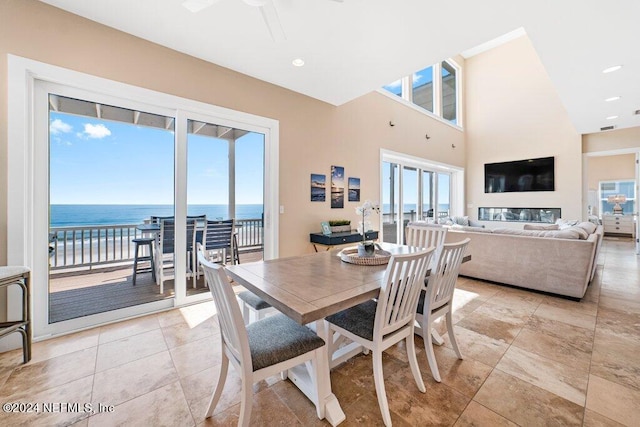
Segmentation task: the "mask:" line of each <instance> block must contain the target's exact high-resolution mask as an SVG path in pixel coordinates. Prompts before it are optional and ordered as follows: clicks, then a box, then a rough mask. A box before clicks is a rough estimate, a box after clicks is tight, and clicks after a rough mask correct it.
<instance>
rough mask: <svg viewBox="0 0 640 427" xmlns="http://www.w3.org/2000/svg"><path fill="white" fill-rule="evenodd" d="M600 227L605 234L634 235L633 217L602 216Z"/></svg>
mask: <svg viewBox="0 0 640 427" xmlns="http://www.w3.org/2000/svg"><path fill="white" fill-rule="evenodd" d="M602 225H603V226H604V232H605V234H630V235H631V237H634V235H635V224H634V222H633V215H602Z"/></svg>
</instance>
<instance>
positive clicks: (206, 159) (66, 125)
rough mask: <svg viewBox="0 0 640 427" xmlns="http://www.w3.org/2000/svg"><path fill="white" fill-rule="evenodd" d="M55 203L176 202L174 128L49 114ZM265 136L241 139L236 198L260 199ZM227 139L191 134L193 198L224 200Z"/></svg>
mask: <svg viewBox="0 0 640 427" xmlns="http://www.w3.org/2000/svg"><path fill="white" fill-rule="evenodd" d="M49 130H50V203H52V204H172V203H173V192H174V190H173V188H174V187H173V179H174V166H173V163H174V134H173V132H172V131H166V130H162V129H157V128H150V127H143V126H137V125H132V124H126V123H121V122H112V121H106V120H99V119H95V118H91V117H84V116H74V115H70V114H62V113H55V112H51V114H50V121H49ZM263 158H264V137H263V135H261V134H256V133H249V134H247V135H245V136H243V137H242V138H240V139H238V140H237V142H236V203H237V204H254V203H255V204H261V203H262V201H263V185H262V182H263ZM227 159H228V151H227V142H226V141H225V140H220V139H215V138H209V137H203V136H197V135H189V139H188V166H187V167H188V169H187V181H188V184H187V185H188V189H187V199H188V203H189V204H226V203H227V201H228V160H227Z"/></svg>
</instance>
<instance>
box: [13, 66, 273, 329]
mask: <svg viewBox="0 0 640 427" xmlns="http://www.w3.org/2000/svg"><path fill="white" fill-rule="evenodd" d="M10 74H11V75H12V78H13V79H15V80H18V79H22V80H23V81H26V82H27V85H25V88H24V90H22V89H21V90H17V91H13V92H14V93H13V97H14V98H16V97H17V98H20V99H22V100H23V102H24V103H25V105H28V107H25V108H20V109H14V110H13V111H14V114H12V118H13V119H12V124H11V128H12V131H11V133H10V134H11V137H10V138H9V146H10V150H9V153H10V156H9V162H10V163H16V164H18V163H19V164H24V165H25V167H24V168H21V169H16V168H11V170H10V171H9V183H10V185H12V186H13V187H14V188H20V189H21V191H15V192H12V193H11V194H10V195H9V198H8V201H9V203H8V205H9V207H10V209H11V215H10V216H9V218H8V224H7V225H8V228H9V229H10V230H11V235H10V236H9V241H11V242H13V243H12V244H13V245H14V247H15V248H16V250H15V251H13V252H12V253H11V256H10V257H8V258H9V259H8V261H9V262H10V263H12V264H17V265H26V266H28V267H30V268H31V270H32V285H33V307H34V310H33V312H34V316H33V321H34V338H36V339H37V338H40V337H45V336H52V335H58V334H62V333H65V332H68V331H73V330H79V329H82V328H87V327H91V326H95V325H99V324H103V323H107V322H113V321H115V320H119V319H123V318H128V317H132V316H139V315H141V314H144V313H150V312H154V311H158V310H163V309H167V308H171V307H174V306H177V305H184V304H188V303H192V302H196V301H200V300H204V299H207V298H210V295H209V294H208V292H205V288H204V286H202V283H196V287H195V288H194V286H193V282H194V280H193V279H194V278H195V279H200V280H201V278H199V277H198V275H197V269H196V267H195V265H194V264H195V263H194V262H193V251H194V247H193V242H194V237H193V235H194V233H196V234H197V232H198V231H199V230H201V229H195V230H191V234H189V233H190V229H189V220H190V218H191V217H194V216H202V219H203V220H204V216H206V219H210V220H219V219H222V220H224V219H233V220H234V221H235V224H236V225H235V227H234V229H233V234H234V239H235V241H234V244H236V243H237V245H235V247H236V248H238V249H239V258H240V259H241V260H244V261H245V262H246V261H252V260H259V259H263V258H266V259H271V258H274V257H277V255H278V242H277V235H278V222H277V220H278V216H277V212H278V210H277V209H278V206H277V201H278V180H277V163H278V162H277V160H278V123H277V122H276V121H274V120H272V119H266V118H261V117H258V116H253V115H249V114H246V113H240V112H235V111H232V110H227V109H223V108H220V107H215V106H212V105H207V104H202V103H198V102H195V101H190V100H185V99H181V98H176V97H173V96H170V95H166V94H161V93H158V92H153V91H148V90H145V89H140V88H132V87H130V86H126V85H122V84H120V83H117V82H111V81H108V80H104V79H99V78H97V77H91V76H86V75H82V74H79V73H75V72H72V71H69V70H63V69H59V68H56V67H50V66H47V65H46V64H41V63H37V62H34V61H29V60H21V61H18V64H17V65H16V64H13V65H12V67H11V73H10ZM34 76H38V78H35V77H34ZM53 81H55V82H56V83H53ZM59 82H68V84H62V83H59ZM71 82H73V86H72V85H71ZM12 87H13V88H22V87H21V86H19V85H14V86H12ZM89 88H91V89H89ZM136 98H140V99H144V102H142V101H138V100H135V99H136ZM178 105H179V106H180V107H179V108H178V107H176V106H178ZM189 108H191V109H189ZM24 129H33V132H32V133H31V132H30V133H29V134H28V135H26V141H25V140H24V139H18V138H15V137H14V136H15V135H20V132H21V130H24ZM203 225H204V221H202V220H199V222H198V226H203ZM165 249H167V250H165ZM151 256H153V261H152V260H151ZM13 298H14V296H13V295H12V294H9V295H8V303H9V304H10V305H11V304H13V302H12V301H13Z"/></svg>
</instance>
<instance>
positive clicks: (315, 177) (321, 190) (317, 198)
mask: <svg viewBox="0 0 640 427" xmlns="http://www.w3.org/2000/svg"><path fill="white" fill-rule="evenodd" d="M326 183H327V176H326V175H321V174H317V173H312V174H311V201H312V202H324V201H325V200H326V199H327V195H326V194H327V185H326Z"/></svg>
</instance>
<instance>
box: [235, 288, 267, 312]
mask: <svg viewBox="0 0 640 427" xmlns="http://www.w3.org/2000/svg"><path fill="white" fill-rule="evenodd" d="M238 298H240V299H241V300H242V301H244V302H245V303H247V304H248V305H250V306H251V307H253V308H254V309H256V310H262V309H263V308H269V307H271V304H269V303H268V302H266V301H265V300H263V299H262V298H260V297H259V296H257V295H256V294H254V293H253V292H250V291H244V292H240V293H239V294H238Z"/></svg>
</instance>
